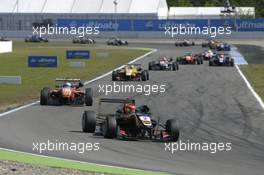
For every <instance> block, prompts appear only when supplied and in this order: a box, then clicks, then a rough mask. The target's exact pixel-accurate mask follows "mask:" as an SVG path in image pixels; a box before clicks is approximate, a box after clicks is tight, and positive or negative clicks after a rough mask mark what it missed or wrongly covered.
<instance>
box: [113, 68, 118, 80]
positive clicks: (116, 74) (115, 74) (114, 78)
mask: <svg viewBox="0 0 264 175" xmlns="http://www.w3.org/2000/svg"><path fill="white" fill-rule="evenodd" d="M117 76H118V72H117V71H115V70H114V71H113V72H112V81H117Z"/></svg>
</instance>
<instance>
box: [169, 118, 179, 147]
mask: <svg viewBox="0 0 264 175" xmlns="http://www.w3.org/2000/svg"><path fill="white" fill-rule="evenodd" d="M166 132H167V133H168V134H169V135H170V136H171V141H175V142H176V141H178V139H179V136H180V131H179V129H178V126H177V121H176V120H175V119H170V120H167V122H166Z"/></svg>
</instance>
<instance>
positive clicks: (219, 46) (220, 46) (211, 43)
mask: <svg viewBox="0 0 264 175" xmlns="http://www.w3.org/2000/svg"><path fill="white" fill-rule="evenodd" d="M202 47H209V48H210V49H215V50H217V51H230V45H229V44H227V43H225V42H222V41H218V40H208V42H207V43H202Z"/></svg>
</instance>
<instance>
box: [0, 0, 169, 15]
mask: <svg viewBox="0 0 264 175" xmlns="http://www.w3.org/2000/svg"><path fill="white" fill-rule="evenodd" d="M113 1H114V0H4V1H2V2H1V5H0V13H102V14H103V13H115V5H114V3H113ZM117 2H118V5H117V13H131V14H135V13H141V14H142V13H156V14H158V13H160V11H164V9H165V11H166V13H167V12H168V6H167V2H166V0H117ZM160 9H163V10H160Z"/></svg>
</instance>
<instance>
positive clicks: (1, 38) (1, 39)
mask: <svg viewBox="0 0 264 175" xmlns="http://www.w3.org/2000/svg"><path fill="white" fill-rule="evenodd" d="M0 41H9V40H7V39H5V38H4V37H2V36H1V37H0Z"/></svg>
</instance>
